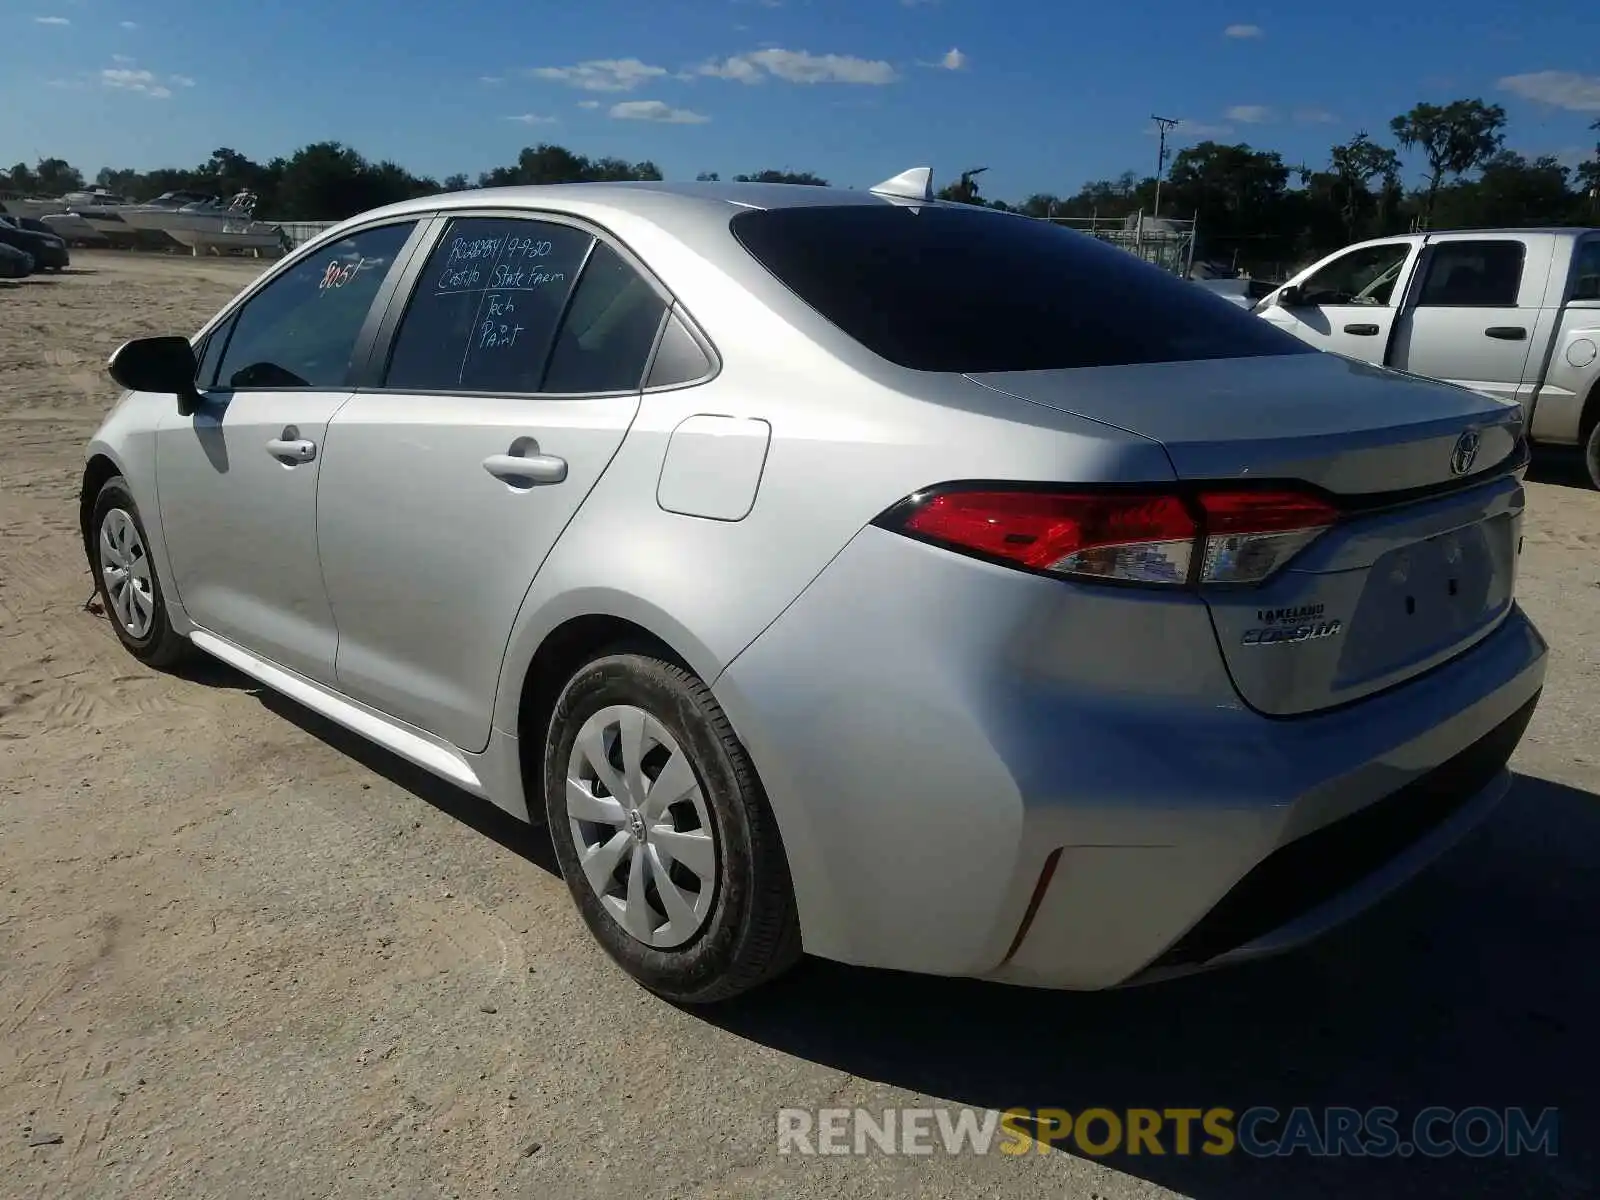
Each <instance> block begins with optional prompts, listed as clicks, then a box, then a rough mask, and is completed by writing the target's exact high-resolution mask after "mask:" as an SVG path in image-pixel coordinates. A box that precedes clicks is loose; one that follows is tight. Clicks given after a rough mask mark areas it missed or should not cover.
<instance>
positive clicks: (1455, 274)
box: [1417, 242, 1524, 308]
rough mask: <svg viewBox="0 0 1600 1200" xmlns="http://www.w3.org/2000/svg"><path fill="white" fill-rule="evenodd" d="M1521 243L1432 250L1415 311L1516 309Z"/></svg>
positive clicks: (1449, 245) (1463, 244) (1468, 244)
mask: <svg viewBox="0 0 1600 1200" xmlns="http://www.w3.org/2000/svg"><path fill="white" fill-rule="evenodd" d="M1523 249H1524V248H1523V245H1522V243H1521V242H1445V243H1443V244H1442V245H1438V246H1434V247H1432V248H1431V253H1430V254H1429V256H1428V265H1427V268H1426V272H1427V273H1426V274H1425V275H1424V276H1423V278H1422V290H1421V292H1420V293H1419V294H1418V296H1417V307H1418V308H1515V307H1516V306H1517V292H1518V291H1520V290H1521V288H1522V258H1523Z"/></svg>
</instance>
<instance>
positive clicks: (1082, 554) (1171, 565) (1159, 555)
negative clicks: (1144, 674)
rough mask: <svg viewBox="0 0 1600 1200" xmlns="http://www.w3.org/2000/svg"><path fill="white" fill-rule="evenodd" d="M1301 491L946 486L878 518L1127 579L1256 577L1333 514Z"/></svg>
mask: <svg viewBox="0 0 1600 1200" xmlns="http://www.w3.org/2000/svg"><path fill="white" fill-rule="evenodd" d="M1338 516H1339V514H1338V510H1337V509H1335V508H1334V507H1333V506H1332V505H1330V504H1328V503H1327V502H1326V501H1323V500H1320V499H1318V498H1317V497H1315V496H1311V495H1308V494H1305V493H1301V492H1293V491H1281V490H1280V491H1261V490H1243V489H1241V490H1230V489H1226V488H1217V489H1203V490H1200V491H1197V492H1194V493H1192V494H1179V493H1176V492H1115V491H1113V492H1072V491H1045V490H1038V489H1031V488H1030V489H1004V490H1003V489H997V488H985V489H976V488H974V489H966V488H952V489H945V490H940V491H937V492H934V493H931V494H927V495H923V496H913V497H911V498H910V499H908V500H907V501H905V502H904V503H902V504H900V505H897V506H896V507H895V508H894V509H891V510H890V512H889V513H887V514H885V516H884V518H883V519H882V520H881V521H880V524H883V525H886V526H888V527H889V528H892V529H896V530H898V531H899V532H902V533H906V534H909V535H911V536H913V537H917V538H920V539H922V540H924V541H928V542H932V543H934V544H936V545H942V546H946V547H949V548H950V549H953V550H960V551H963V552H965V553H968V554H974V555H977V556H979V557H982V558H987V559H992V560H994V561H997V562H1003V563H1009V564H1011V565H1014V566H1018V567H1024V568H1027V569H1029V570H1033V571H1042V572H1046V573H1048V574H1052V575H1062V576H1068V577H1072V578H1080V579H1103V580H1118V581H1121V582H1124V583H1146V584H1167V585H1174V586H1181V585H1184V584H1191V583H1235V584H1237V583H1258V582H1260V581H1261V580H1263V579H1266V578H1267V577H1268V576H1269V575H1271V574H1272V573H1273V572H1274V571H1277V570H1278V569H1279V568H1280V567H1282V566H1283V565H1284V564H1285V563H1287V562H1288V561H1289V560H1290V559H1291V558H1293V557H1294V556H1295V555H1297V554H1299V553H1300V551H1302V550H1304V549H1305V548H1306V547H1307V546H1308V545H1310V544H1311V543H1312V542H1313V541H1314V540H1316V538H1317V536H1318V535H1319V534H1321V533H1322V532H1323V530H1325V529H1327V528H1328V527H1329V526H1330V525H1332V524H1333V523H1334V522H1335V521H1336V520H1337V519H1338Z"/></svg>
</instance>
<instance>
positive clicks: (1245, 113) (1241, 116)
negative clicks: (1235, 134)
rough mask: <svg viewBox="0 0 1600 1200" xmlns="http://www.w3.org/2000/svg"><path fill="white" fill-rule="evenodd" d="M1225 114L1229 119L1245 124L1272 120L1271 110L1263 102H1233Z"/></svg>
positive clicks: (1258, 123)
mask: <svg viewBox="0 0 1600 1200" xmlns="http://www.w3.org/2000/svg"><path fill="white" fill-rule="evenodd" d="M1226 116H1227V118H1228V120H1230V121H1242V122H1244V123H1245V124H1246V125H1260V124H1261V123H1262V122H1264V121H1270V120H1272V116H1273V114H1272V110H1271V109H1270V108H1268V107H1267V106H1266V105H1265V104H1235V105H1234V106H1233V107H1232V108H1230V109H1229V110H1228V111H1227V113H1226Z"/></svg>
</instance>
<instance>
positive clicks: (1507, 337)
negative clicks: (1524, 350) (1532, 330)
mask: <svg viewBox="0 0 1600 1200" xmlns="http://www.w3.org/2000/svg"><path fill="white" fill-rule="evenodd" d="M1483 333H1484V336H1485V337H1492V338H1498V339H1499V340H1500V341H1502V342H1520V341H1521V340H1522V339H1523V338H1525V337H1527V336H1528V331H1527V330H1526V329H1524V328H1523V327H1522V326H1521V325H1491V326H1489V328H1487V329H1485V330H1484V331H1483Z"/></svg>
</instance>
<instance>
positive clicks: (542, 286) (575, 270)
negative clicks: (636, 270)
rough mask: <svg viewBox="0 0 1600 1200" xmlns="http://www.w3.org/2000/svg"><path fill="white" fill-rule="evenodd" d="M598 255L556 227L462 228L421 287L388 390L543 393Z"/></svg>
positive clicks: (481, 224)
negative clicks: (581, 285)
mask: <svg viewBox="0 0 1600 1200" xmlns="http://www.w3.org/2000/svg"><path fill="white" fill-rule="evenodd" d="M593 245H594V238H593V237H591V236H590V235H589V234H587V233H585V232H583V231H582V230H580V229H574V228H572V227H571V226H569V225H557V224H554V223H552V222H547V221H536V220H527V219H521V218H515V217H463V218H460V219H457V220H454V221H452V222H451V223H450V225H449V226H448V227H447V228H446V229H445V231H444V235H443V236H442V237H441V238H440V239H439V243H438V245H436V246H435V247H434V249H433V253H432V254H431V255H430V256H429V258H428V262H427V265H426V266H425V267H424V268H423V271H422V274H421V275H420V276H419V277H418V280H417V284H416V288H415V289H414V291H413V293H412V296H411V301H410V304H409V305H408V307H407V308H406V313H405V316H404V317H403V318H402V319H401V322H400V328H399V330H398V331H397V332H396V334H395V340H394V349H393V351H392V353H391V354H390V357H389V368H388V371H387V373H386V375H385V377H384V384H383V386H384V387H386V388H392V389H396V390H403V391H418V392H435V391H437V392H455V391H460V392H491V393H497V394H502V395H504V394H517V393H521V392H537V391H539V389H540V383H541V381H542V379H543V377H544V371H545V365H546V363H547V361H548V360H549V357H550V350H551V347H552V346H553V345H554V343H555V339H556V334H557V329H558V326H559V325H560V322H561V317H562V313H563V312H564V311H565V309H566V306H567V298H568V296H569V295H570V294H571V292H572V288H573V286H574V284H576V282H577V280H578V275H579V273H580V272H581V271H582V270H583V264H584V262H585V260H586V259H587V258H588V256H589V251H590V248H591V247H592V246H593ZM640 369H641V371H642V370H643V367H642V366H641V368H640Z"/></svg>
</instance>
